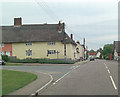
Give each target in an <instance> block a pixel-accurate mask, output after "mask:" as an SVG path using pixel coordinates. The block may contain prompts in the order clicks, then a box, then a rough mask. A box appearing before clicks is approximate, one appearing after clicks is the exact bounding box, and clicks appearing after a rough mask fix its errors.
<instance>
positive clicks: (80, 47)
mask: <svg viewBox="0 0 120 97" xmlns="http://www.w3.org/2000/svg"><path fill="white" fill-rule="evenodd" d="M76 44H77V46H76V58H77V59H80V60H83V59H84V46H83V45H81V44H80V43H79V42H78V41H77V42H76Z"/></svg>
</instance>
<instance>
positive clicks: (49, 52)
mask: <svg viewBox="0 0 120 97" xmlns="http://www.w3.org/2000/svg"><path fill="white" fill-rule="evenodd" d="M47 53H48V54H56V50H47Z"/></svg>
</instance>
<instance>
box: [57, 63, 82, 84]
mask: <svg viewBox="0 0 120 97" xmlns="http://www.w3.org/2000/svg"><path fill="white" fill-rule="evenodd" d="M73 67H74V68H72V70H74V69H76V68H78V67H80V65H77V66H73ZM72 70H70V71H69V72H67V73H66V74H64V75H63V76H62V77H61V78H59V79H58V80H56V81H55V83H57V82H58V81H60V80H61V79H63V78H64V77H65V76H66V75H68V74H69V73H70V72H71V71H72Z"/></svg>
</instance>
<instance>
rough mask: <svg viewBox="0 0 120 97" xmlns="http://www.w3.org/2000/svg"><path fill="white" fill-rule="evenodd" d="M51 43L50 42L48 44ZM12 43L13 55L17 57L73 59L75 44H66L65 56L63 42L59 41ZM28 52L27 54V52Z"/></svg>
mask: <svg viewBox="0 0 120 97" xmlns="http://www.w3.org/2000/svg"><path fill="white" fill-rule="evenodd" d="M50 43H51V44H50ZM28 44H29V43H13V44H12V48H13V56H16V57H17V58H18V59H26V58H49V59H63V58H65V57H66V58H69V59H72V60H74V59H75V55H74V52H75V45H73V44H70V43H69V44H66V56H65V55H64V44H63V43H61V42H30V44H31V45H28ZM28 53H29V54H28Z"/></svg>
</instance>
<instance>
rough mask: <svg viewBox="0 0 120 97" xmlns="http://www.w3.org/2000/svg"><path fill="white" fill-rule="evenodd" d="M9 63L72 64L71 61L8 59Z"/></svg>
mask: <svg viewBox="0 0 120 97" xmlns="http://www.w3.org/2000/svg"><path fill="white" fill-rule="evenodd" d="M9 62H13V63H43V64H44V63H48V64H74V63H75V62H74V61H72V60H59V59H10V60H9Z"/></svg>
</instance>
